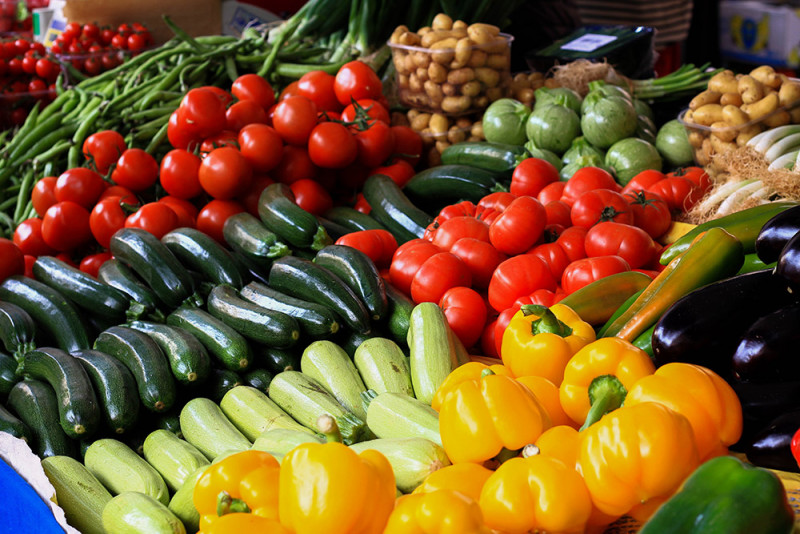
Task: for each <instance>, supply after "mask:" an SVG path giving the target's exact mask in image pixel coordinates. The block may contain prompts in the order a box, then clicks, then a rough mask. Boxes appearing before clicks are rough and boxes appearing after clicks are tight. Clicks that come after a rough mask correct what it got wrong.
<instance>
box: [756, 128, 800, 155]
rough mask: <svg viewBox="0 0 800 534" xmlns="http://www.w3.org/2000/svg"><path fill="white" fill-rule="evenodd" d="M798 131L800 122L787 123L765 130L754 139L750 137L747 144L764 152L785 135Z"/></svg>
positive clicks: (757, 150) (799, 131) (799, 130)
mask: <svg viewBox="0 0 800 534" xmlns="http://www.w3.org/2000/svg"><path fill="white" fill-rule="evenodd" d="M796 133H800V124H787V125H785V126H778V127H777V128H772V129H771V130H765V131H764V132H761V133H760V134H758V135H756V136H754V137H753V138H752V139H750V141H748V142H747V146H749V147H751V148H753V149H754V150H755V151H756V152H760V153H761V154H764V153H766V151H767V150H768V149H769V148H770V147H771V146H772V145H774V144H775V143H777V142H778V141H780V140H781V139H783V138H784V137H786V136H789V135H792V134H796ZM756 139H757V141H756Z"/></svg>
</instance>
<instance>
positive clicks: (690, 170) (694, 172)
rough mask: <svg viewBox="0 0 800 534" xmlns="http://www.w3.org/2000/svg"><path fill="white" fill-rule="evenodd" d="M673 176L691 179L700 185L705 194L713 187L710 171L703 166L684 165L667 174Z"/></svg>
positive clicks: (669, 176) (668, 176)
mask: <svg viewBox="0 0 800 534" xmlns="http://www.w3.org/2000/svg"><path fill="white" fill-rule="evenodd" d="M673 176H683V177H684V178H686V179H688V180H690V181H691V182H692V183H693V184H694V185H696V186H698V187H699V188H700V189H701V190H702V191H703V193H704V194H705V193H706V192H708V190H709V189H711V186H712V183H711V178H709V176H708V173H707V172H706V171H705V169H703V168H702V167H682V168H680V169H677V170H675V171H672V172H670V173H669V174H667V178H672V177H673Z"/></svg>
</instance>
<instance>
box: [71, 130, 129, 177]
mask: <svg viewBox="0 0 800 534" xmlns="http://www.w3.org/2000/svg"><path fill="white" fill-rule="evenodd" d="M126 148H128V147H127V146H126V145H125V138H123V137H122V134H120V133H118V132H115V131H114V130H103V131H100V132H96V133H93V134H92V135H90V136H89V137H87V138H86V140H85V141H84V142H83V146H82V149H83V156H84V157H85V158H86V160H87V161H89V163H91V164H92V165H94V168H95V169H97V172H99V173H100V174H105V173H107V172H108V169H110V168H111V165H113V164H114V163H116V162H117V160H118V159H119V157H120V156H121V155H122V153H123V152H125V149H126Z"/></svg>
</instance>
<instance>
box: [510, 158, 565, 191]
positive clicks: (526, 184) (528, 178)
mask: <svg viewBox="0 0 800 534" xmlns="http://www.w3.org/2000/svg"><path fill="white" fill-rule="evenodd" d="M558 179H559V176H558V169H556V168H555V166H554V165H553V164H552V163H550V162H549V161H547V160H544V159H540V158H526V159H524V160H522V161H520V162H519V164H517V166H516V167H515V168H514V172H513V173H512V174H511V186H510V187H509V188H508V190H509V191H510V192H511V193H513V194H515V195H517V196H520V195H527V196H531V197H535V196H536V195H538V194H539V192H540V191H541V190H542V189H544V186H546V185H547V184H551V183H553V182H557V181H558Z"/></svg>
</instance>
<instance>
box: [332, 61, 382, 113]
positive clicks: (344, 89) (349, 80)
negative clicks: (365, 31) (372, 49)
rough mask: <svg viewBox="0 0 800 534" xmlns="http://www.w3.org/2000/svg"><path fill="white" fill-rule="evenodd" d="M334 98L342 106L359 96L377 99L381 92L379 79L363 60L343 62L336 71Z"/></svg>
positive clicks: (357, 98) (359, 97)
mask: <svg viewBox="0 0 800 534" xmlns="http://www.w3.org/2000/svg"><path fill="white" fill-rule="evenodd" d="M333 90H334V91H335V93H336V98H337V99H338V100H339V103H340V104H341V105H343V106H347V105H348V104H350V102H351V100H359V99H361V98H372V99H378V98H380V97H381V95H382V93H383V85H382V84H381V79H380V78H379V77H378V75H377V74H375V71H374V70H372V68H371V67H370V66H369V65H367V64H366V63H364V62H363V61H358V60H355V61H350V62H349V63H345V64H344V65H343V66H342V67H341V68H340V69H339V71H338V72H337V73H336V78H335V80H334V84H333Z"/></svg>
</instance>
